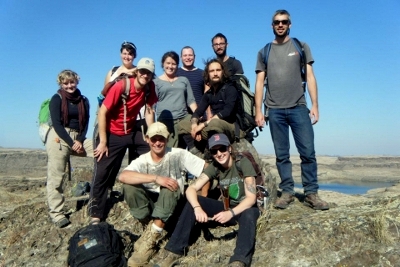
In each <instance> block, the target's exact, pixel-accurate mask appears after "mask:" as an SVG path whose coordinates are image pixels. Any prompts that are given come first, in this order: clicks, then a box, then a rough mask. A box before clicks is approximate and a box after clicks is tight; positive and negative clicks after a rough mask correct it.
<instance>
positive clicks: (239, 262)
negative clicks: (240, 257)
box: [228, 261, 246, 267]
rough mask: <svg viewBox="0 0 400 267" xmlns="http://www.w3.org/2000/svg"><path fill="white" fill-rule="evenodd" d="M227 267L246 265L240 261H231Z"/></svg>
mask: <svg viewBox="0 0 400 267" xmlns="http://www.w3.org/2000/svg"><path fill="white" fill-rule="evenodd" d="M228 267H246V264H244V263H243V262H241V261H232V262H231V263H229V264H228Z"/></svg>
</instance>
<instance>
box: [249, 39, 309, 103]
mask: <svg viewBox="0 0 400 267" xmlns="http://www.w3.org/2000/svg"><path fill="white" fill-rule="evenodd" d="M302 45H303V47H304V53H305V56H306V59H307V63H308V64H312V63H313V62H314V59H313V57H312V55H311V51H310V48H309V46H308V45H307V44H306V43H302ZM263 50H264V48H262V49H261V50H260V51H259V52H258V54H257V64H256V72H259V71H265V72H266V76H267V77H268V90H267V94H266V99H265V104H266V105H267V107H269V108H291V107H294V106H297V105H301V104H304V105H306V99H305V95H304V89H303V84H302V82H303V80H302V77H301V60H300V54H299V52H298V51H297V49H296V47H295V46H294V45H293V43H292V41H291V40H289V41H287V42H285V43H283V44H275V43H272V45H271V50H270V53H269V56H268V62H267V66H265V64H264V59H263V57H262V52H263Z"/></svg>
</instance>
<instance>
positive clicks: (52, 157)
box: [46, 70, 93, 228]
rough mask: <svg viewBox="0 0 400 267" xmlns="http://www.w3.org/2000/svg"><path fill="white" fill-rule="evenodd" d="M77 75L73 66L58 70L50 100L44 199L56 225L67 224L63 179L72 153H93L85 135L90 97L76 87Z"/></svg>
mask: <svg viewBox="0 0 400 267" xmlns="http://www.w3.org/2000/svg"><path fill="white" fill-rule="evenodd" d="M78 82H79V76H78V74H77V73H76V72H74V71H72V70H63V71H62V72H60V74H58V77H57V83H58V85H59V86H60V89H58V91H57V93H56V94H55V95H53V97H52V98H51V100H50V106H49V109H50V117H51V122H52V128H51V129H50V131H49V134H48V137H47V140H46V152H47V183H46V189H47V202H48V205H49V210H50V211H49V214H50V218H51V219H52V221H53V222H54V223H55V225H56V226H57V227H59V228H62V227H65V226H67V225H68V224H70V221H69V220H68V218H67V217H65V215H64V213H63V212H62V209H63V207H64V196H63V181H64V177H65V174H66V165H67V162H68V161H69V157H70V156H71V155H74V156H79V157H86V156H89V157H93V147H92V141H91V140H89V139H86V132H87V129H88V123H89V101H88V99H87V98H86V97H84V96H83V95H82V94H81V92H80V90H79V89H78V88H77V85H78Z"/></svg>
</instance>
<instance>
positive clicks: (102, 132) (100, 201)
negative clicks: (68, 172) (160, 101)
mask: <svg viewBox="0 0 400 267" xmlns="http://www.w3.org/2000/svg"><path fill="white" fill-rule="evenodd" d="M154 68H155V66H154V61H153V60H152V59H150V58H142V59H140V60H139V62H138V65H137V67H136V69H135V70H134V71H133V78H129V79H130V85H131V87H130V91H129V97H128V98H127V99H126V101H125V102H126V104H124V103H123V101H122V93H123V92H124V91H125V80H124V79H122V80H120V81H118V82H117V83H115V84H114V85H113V86H112V87H111V88H110V91H109V92H108V93H107V96H106V98H105V99H104V101H103V103H102V105H101V107H100V109H99V112H98V121H99V137H98V138H97V140H96V144H97V147H96V149H95V150H94V157H95V158H96V160H95V164H94V174H93V180H92V187H91V190H90V201H89V213H90V217H91V224H97V223H99V222H100V221H102V220H105V218H106V214H105V208H106V201H107V187H108V185H110V184H114V180H115V178H116V176H117V174H118V172H119V169H120V167H121V164H122V160H123V158H124V156H125V153H126V149H127V148H129V149H132V148H133V146H134V144H135V142H134V137H135V132H134V131H133V129H134V126H135V123H136V116H137V115H138V113H139V111H140V109H141V107H143V106H144V105H146V111H145V119H146V123H147V125H151V124H152V123H153V122H154V111H153V109H152V108H151V107H152V106H153V105H154V104H155V103H156V102H157V95H156V92H155V86H154V82H153V76H154ZM146 90H150V92H149V93H148V94H149V96H148V98H147V99H146Z"/></svg>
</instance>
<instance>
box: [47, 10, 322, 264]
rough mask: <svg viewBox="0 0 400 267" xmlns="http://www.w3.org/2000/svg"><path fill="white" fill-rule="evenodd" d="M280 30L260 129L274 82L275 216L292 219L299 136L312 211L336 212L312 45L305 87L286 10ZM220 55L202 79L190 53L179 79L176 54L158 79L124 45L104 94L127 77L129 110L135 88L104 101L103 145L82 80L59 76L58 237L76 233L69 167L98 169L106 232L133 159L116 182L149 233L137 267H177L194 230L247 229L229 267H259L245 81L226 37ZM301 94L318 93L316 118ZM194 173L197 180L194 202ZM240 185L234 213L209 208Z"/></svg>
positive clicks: (262, 78)
mask: <svg viewBox="0 0 400 267" xmlns="http://www.w3.org/2000/svg"><path fill="white" fill-rule="evenodd" d="M271 27H272V29H273V32H274V35H275V39H274V40H273V41H272V43H271V50H270V52H269V57H268V61H267V62H265V61H264V58H263V57H264V56H263V49H261V50H260V51H259V53H258V55H257V64H256V70H255V71H256V85H255V110H256V114H255V119H256V123H257V125H258V126H260V127H263V126H264V125H265V121H266V117H265V114H264V113H263V112H262V103H263V92H264V86H265V84H266V81H268V82H267V84H268V86H267V90H266V94H265V100H264V105H265V109H266V110H267V111H268V121H269V128H270V132H271V136H272V141H273V144H274V148H275V154H276V164H277V167H278V171H279V175H280V177H281V183H280V185H279V187H280V189H281V191H282V193H281V196H280V198H278V199H277V201H276V202H275V203H274V206H275V207H276V208H280V209H285V208H287V207H288V206H289V204H290V203H292V202H293V201H294V182H293V177H292V165H291V162H290V154H289V127H290V129H291V130H292V133H293V136H294V140H295V143H296V146H297V149H298V152H299V154H300V158H301V161H302V162H301V170H302V175H301V177H302V183H303V188H304V194H305V195H306V197H305V201H304V204H306V205H308V206H310V207H312V208H314V209H316V210H326V209H329V205H328V203H327V202H325V201H323V200H322V199H321V198H320V197H319V196H318V182H317V162H316V158H315V149H314V133H313V127H312V125H313V124H315V123H317V122H318V120H319V112H318V94H317V83H316V79H315V75H314V73H313V68H312V64H313V63H314V59H313V57H312V55H311V51H310V48H309V46H308V45H307V44H306V43H302V45H303V49H304V53H305V58H306V66H304V67H305V68H306V72H305V73H306V77H302V75H301V72H300V69H301V63H300V62H301V61H300V55H299V53H298V52H297V50H296V48H295V47H294V44H293V43H292V42H291V38H290V37H289V32H290V28H291V19H290V14H289V13H288V12H287V11H286V10H277V11H276V12H275V13H274V15H273V16H272V24H271ZM211 43H212V47H213V50H214V52H215V55H216V57H215V58H214V59H211V60H209V61H207V62H206V64H205V68H204V71H203V70H202V69H199V68H196V67H195V66H194V62H195V53H194V49H193V48H192V47H190V46H185V47H183V48H182V50H181V60H182V64H183V66H182V67H180V68H178V65H179V55H178V54H177V53H176V52H174V51H169V52H166V53H165V54H164V55H163V57H162V59H161V66H162V69H163V73H162V74H161V75H159V76H158V77H155V63H154V61H153V60H152V59H151V58H146V57H144V58H141V59H140V60H139V61H138V63H137V66H135V65H134V63H133V62H134V59H135V58H136V55H137V54H136V51H137V49H136V46H135V45H134V44H133V43H131V42H124V43H123V44H122V45H121V49H120V52H121V61H122V64H121V66H119V67H114V68H112V69H111V70H110V71H109V72H108V73H107V75H106V78H105V84H108V83H109V82H112V81H114V80H115V79H116V78H117V77H120V76H121V75H128V78H127V79H129V82H130V83H129V84H130V90H129V95H128V96H127V97H126V99H125V98H124V101H122V100H121V98H122V96H123V95H124V91H125V86H126V80H124V79H121V80H119V81H118V82H116V83H115V84H114V85H113V86H112V87H111V88H110V90H109V91H108V92H107V93H106V94H105V95H102V96H101V99H102V100H101V102H99V103H101V104H100V107H99V109H98V114H97V121H98V136H97V137H96V140H94V142H93V144H92V142H91V141H90V140H89V139H86V133H87V130H88V123H89V101H88V99H87V98H86V97H84V96H83V95H82V94H81V92H80V90H79V89H78V87H77V85H78V82H79V79H80V78H79V76H78V74H76V73H75V72H73V71H71V70H64V71H62V72H61V73H60V74H59V75H58V78H57V82H58V84H59V86H60V88H59V90H58V91H57V93H56V94H55V95H54V96H53V97H52V98H51V101H50V114H51V119H52V124H53V127H52V129H51V131H50V133H49V137H48V139H47V142H46V151H47V153H48V173H47V196H48V205H49V210H50V217H51V219H52V221H53V222H54V223H55V225H56V226H57V227H60V228H62V227H65V226H67V225H68V224H70V221H69V219H68V218H67V217H66V216H65V215H64V214H63V212H62V209H63V205H64V198H63V194H62V193H63V191H62V184H63V178H64V177H65V175H64V174H65V167H66V163H67V161H68V159H69V157H70V155H77V156H92V157H94V158H95V161H94V162H95V163H94V173H93V179H92V183H91V191H90V201H89V214H90V223H91V224H97V223H99V222H101V221H104V220H105V219H106V217H107V214H106V202H107V197H108V193H109V191H110V189H112V187H113V185H114V183H115V180H116V178H117V175H118V173H119V170H120V168H121V164H122V160H123V158H124V156H125V154H126V151H127V150H128V151H129V152H128V153H129V156H128V160H129V165H128V166H127V167H126V168H125V169H124V170H123V172H122V173H121V174H120V175H119V177H118V180H119V181H120V182H121V183H122V184H123V186H122V191H123V192H122V193H123V196H124V200H125V201H126V203H127V204H128V206H129V210H130V213H131V215H132V216H133V217H134V218H136V219H137V220H139V221H140V222H141V223H142V224H143V225H144V227H145V230H144V232H143V234H142V235H141V237H140V238H139V239H138V240H137V241H136V242H135V244H134V252H133V254H132V256H131V257H130V258H129V262H128V264H129V266H142V265H145V264H148V262H149V261H150V259H152V258H154V260H155V261H156V262H157V264H159V266H172V265H173V264H175V263H176V262H177V261H178V260H179V258H181V257H182V256H183V255H184V253H185V251H186V248H187V247H188V245H189V236H190V233H191V231H192V229H193V227H194V226H195V224H196V222H197V223H200V224H203V223H210V224H217V225H224V226H226V225H232V224H236V223H238V224H239V231H238V237H237V242H236V248H235V250H234V254H233V256H232V257H231V259H230V263H229V266H249V265H250V263H251V258H252V255H253V253H254V247H255V233H256V222H257V219H258V217H259V210H258V208H257V205H256V184H255V177H256V173H255V170H254V168H253V166H252V164H251V163H250V161H249V160H247V159H242V160H240V165H241V166H240V167H241V171H240V172H241V175H240V174H239V171H238V170H237V168H236V166H235V157H236V152H235V151H234V149H233V146H232V143H233V142H234V141H235V122H236V121H235V120H236V112H237V99H238V97H239V96H238V92H237V90H236V88H235V87H234V86H233V85H232V84H231V83H230V82H229V80H230V77H231V76H232V75H235V74H243V68H242V65H241V63H240V61H239V60H237V59H235V58H233V57H229V56H227V46H228V41H227V38H226V37H225V36H224V35H223V34H221V33H218V34H216V35H215V36H214V37H213V38H212V39H211ZM267 78H268V79H267ZM303 82H306V83H307V85H308V92H309V95H310V99H311V102H312V103H311V104H312V106H311V109H310V110H309V109H308V108H307V105H306V101H305V92H304V89H303ZM155 118H157V122H155V121H156V120H155ZM240 137H244V133H240ZM204 148H207V150H208V151H209V152H210V155H211V161H207V162H206V161H205V160H204V158H203V154H202V153H204ZM186 171H187V172H190V173H191V174H192V175H193V176H194V177H197V178H196V179H195V180H194V182H193V183H192V184H190V186H189V187H188V188H187V189H186V190H185V186H184V182H185V178H186V176H185V173H186ZM232 180H235V181H240V183H241V186H240V188H241V190H239V191H240V197H239V198H238V199H239V201H233V200H232V199H230V198H229V196H228V200H229V199H230V201H228V204H225V205H224V203H223V202H221V201H218V200H216V199H212V198H208V197H207V191H204V190H203V188H204V187H205V185H206V184H207V183H209V182H210V181H216V182H217V184H221V183H224V184H228V186H229V184H230V182H231V181H232ZM199 191H200V193H199ZM183 196H186V199H187V203H186V205H185V206H184V208H183V210H182V211H181V214H180V217H179V220H178V223H177V224H176V226H175V229H174V231H173V233H172V235H171V238H170V239H169V241H168V243H167V245H166V246H165V248H164V249H163V250H162V251H160V252H159V254H158V255H157V256H156V257H154V255H155V253H156V250H155V248H156V244H157V243H158V242H159V241H160V240H161V239H162V238H163V236H164V232H165V231H164V230H163V229H164V227H165V225H166V224H167V223H168V222H169V220H170V218H171V216H172V215H173V214H174V212H176V207H177V204H178V202H179V201H180V200H181V199H182V198H183Z"/></svg>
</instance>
